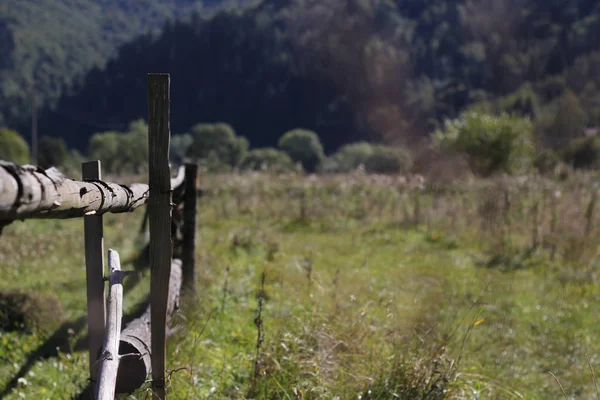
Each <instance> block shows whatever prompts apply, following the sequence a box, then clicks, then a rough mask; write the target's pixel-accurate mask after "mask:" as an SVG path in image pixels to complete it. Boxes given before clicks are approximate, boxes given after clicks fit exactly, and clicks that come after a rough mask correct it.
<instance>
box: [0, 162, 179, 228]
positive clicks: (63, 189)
mask: <svg viewBox="0 0 600 400" xmlns="http://www.w3.org/2000/svg"><path fill="white" fill-rule="evenodd" d="M182 168H183V167H182ZM182 182H183V178H182V171H181V169H180V170H179V173H178V176H177V177H176V178H174V179H172V180H171V185H172V186H171V187H173V188H174V187H176V186H178V185H181V183H182ZM148 193H149V191H148V185H146V184H141V183H136V184H132V185H129V186H125V185H119V184H116V183H110V182H104V181H101V180H93V179H88V180H85V181H76V180H72V179H68V178H66V177H65V176H64V175H63V174H62V173H60V172H59V171H58V170H57V169H56V168H54V167H53V168H49V169H47V170H44V169H41V168H39V167H35V166H32V165H24V166H21V165H17V164H14V163H10V162H6V161H0V229H1V227H2V226H3V225H7V224H8V223H10V222H11V221H14V220H19V219H27V218H77V217H83V216H85V215H100V214H104V213H107V212H112V213H122V212H129V211H133V210H135V209H136V208H138V207H140V206H141V205H143V204H145V203H146V202H147V200H148Z"/></svg>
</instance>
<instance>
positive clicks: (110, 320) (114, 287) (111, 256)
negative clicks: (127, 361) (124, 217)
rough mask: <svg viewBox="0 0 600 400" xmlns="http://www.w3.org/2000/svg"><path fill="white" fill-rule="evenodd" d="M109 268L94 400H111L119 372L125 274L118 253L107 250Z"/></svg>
mask: <svg viewBox="0 0 600 400" xmlns="http://www.w3.org/2000/svg"><path fill="white" fill-rule="evenodd" d="M108 267H109V271H110V272H109V276H108V279H109V296H108V316H107V321H106V327H107V332H106V338H105V339H104V344H103V346H102V354H101V355H100V359H99V364H100V367H99V368H100V370H99V374H98V375H99V376H98V384H97V385H96V391H95V395H94V398H95V399H96V400H113V399H114V398H115V387H116V383H117V371H118V370H119V361H120V358H119V341H120V339H119V338H120V335H121V322H122V319H123V278H124V277H125V272H123V271H121V260H120V259H119V253H117V252H116V251H114V250H112V249H110V250H108Z"/></svg>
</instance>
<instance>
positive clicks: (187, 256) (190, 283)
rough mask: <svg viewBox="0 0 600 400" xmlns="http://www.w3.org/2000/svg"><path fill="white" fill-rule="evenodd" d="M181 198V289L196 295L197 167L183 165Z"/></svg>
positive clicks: (194, 165) (187, 293) (188, 293)
mask: <svg viewBox="0 0 600 400" xmlns="http://www.w3.org/2000/svg"><path fill="white" fill-rule="evenodd" d="M184 182H185V192H184V193H185V194H184V198H183V240H182V246H181V262H182V268H183V289H184V291H185V294H186V295H191V296H194V295H195V294H196V254H195V253H196V207H197V204H198V165H196V164H186V165H185V181H184Z"/></svg>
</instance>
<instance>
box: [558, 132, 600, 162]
mask: <svg viewBox="0 0 600 400" xmlns="http://www.w3.org/2000/svg"><path fill="white" fill-rule="evenodd" d="M564 157H565V161H566V162H567V163H568V164H570V165H571V166H573V167H574V168H581V169H587V168H598V167H600V138H598V137H583V138H579V139H575V140H572V141H571V142H570V143H569V145H568V147H567V149H566V150H565V153H564Z"/></svg>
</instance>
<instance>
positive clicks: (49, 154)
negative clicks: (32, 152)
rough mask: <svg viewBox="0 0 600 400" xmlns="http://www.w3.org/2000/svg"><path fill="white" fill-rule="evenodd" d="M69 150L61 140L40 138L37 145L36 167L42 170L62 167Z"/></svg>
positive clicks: (46, 137)
mask: <svg viewBox="0 0 600 400" xmlns="http://www.w3.org/2000/svg"><path fill="white" fill-rule="evenodd" d="M68 157H69V150H68V149H67V145H66V144H65V141H64V139H63V138H55V137H50V136H42V137H41V138H40V141H39V143H38V165H39V166H40V167H42V168H50V167H58V166H63V165H64V164H65V162H66V161H67V158H68Z"/></svg>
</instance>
